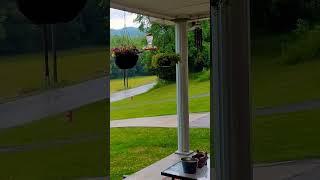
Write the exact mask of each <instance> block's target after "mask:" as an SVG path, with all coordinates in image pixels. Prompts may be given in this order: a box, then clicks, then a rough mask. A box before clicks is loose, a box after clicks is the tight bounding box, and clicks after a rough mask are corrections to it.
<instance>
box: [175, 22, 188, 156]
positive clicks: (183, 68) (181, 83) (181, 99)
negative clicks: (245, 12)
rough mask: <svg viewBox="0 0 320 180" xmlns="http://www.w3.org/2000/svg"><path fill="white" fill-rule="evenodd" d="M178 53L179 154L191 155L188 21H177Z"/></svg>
mask: <svg viewBox="0 0 320 180" xmlns="http://www.w3.org/2000/svg"><path fill="white" fill-rule="evenodd" d="M175 31H176V53H178V54H179V55H180V62H179V63H178V64H177V66H176V73H177V76H176V78H177V79H176V80H177V121H178V123H177V124H178V151H177V153H178V154H189V153H190V149H189V101H188V100H189V98H188V88H189V78H188V31H187V20H185V19H181V20H177V21H176V30H175Z"/></svg>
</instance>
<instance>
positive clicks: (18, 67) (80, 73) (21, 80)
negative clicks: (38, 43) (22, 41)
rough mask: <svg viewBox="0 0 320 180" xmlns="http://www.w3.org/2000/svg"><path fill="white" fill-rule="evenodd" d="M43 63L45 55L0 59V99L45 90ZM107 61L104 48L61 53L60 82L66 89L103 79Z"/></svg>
mask: <svg viewBox="0 0 320 180" xmlns="http://www.w3.org/2000/svg"><path fill="white" fill-rule="evenodd" d="M43 59H44V58H43V55H42V53H35V54H23V55H15V56H0V62H1V63H0V66H1V71H0V82H1V83H2V84H5V86H1V87H2V88H0V99H1V98H8V97H15V96H17V95H23V94H26V93H30V92H32V91H37V90H40V89H43V88H44V87H45V85H44V80H43V77H44V75H43V74H44V73H43V61H44V60H43ZM108 59H109V52H108V51H107V48H105V47H101V48H100V47H99V48H82V49H73V50H68V51H58V79H59V81H60V82H61V84H62V85H66V84H70V83H75V82H78V81H83V80H87V79H91V78H94V77H99V76H102V75H103V74H104V72H105V69H106V65H107V62H108ZM50 66H52V62H51V59H50ZM51 71H52V69H51ZM51 73H52V72H51Z"/></svg>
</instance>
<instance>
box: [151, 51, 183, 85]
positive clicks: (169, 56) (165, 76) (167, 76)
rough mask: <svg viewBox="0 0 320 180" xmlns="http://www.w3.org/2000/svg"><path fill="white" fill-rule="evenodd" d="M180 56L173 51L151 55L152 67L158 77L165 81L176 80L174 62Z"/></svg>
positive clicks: (177, 60)
mask: <svg viewBox="0 0 320 180" xmlns="http://www.w3.org/2000/svg"><path fill="white" fill-rule="evenodd" d="M179 60H180V57H179V55H177V54H175V53H160V54H156V55H154V56H153V57H152V63H151V66H152V69H153V71H154V73H155V74H156V75H157V76H158V77H159V79H162V80H166V81H175V80H176V64H177V63H178V62H179Z"/></svg>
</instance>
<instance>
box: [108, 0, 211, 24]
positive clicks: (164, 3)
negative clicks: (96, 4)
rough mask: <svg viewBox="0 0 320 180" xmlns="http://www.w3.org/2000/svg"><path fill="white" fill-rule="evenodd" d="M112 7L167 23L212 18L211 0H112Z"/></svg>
mask: <svg viewBox="0 0 320 180" xmlns="http://www.w3.org/2000/svg"><path fill="white" fill-rule="evenodd" d="M110 7H111V8H114V9H119V10H124V11H128V12H132V13H137V14H142V15H145V16H150V17H154V18H159V19H163V20H167V21H175V20H177V19H188V20H190V21H192V20H198V19H205V18H208V17H209V16H210V1H209V0H161V1H159V0H148V1H146V0H134V1H133V0H111V1H110Z"/></svg>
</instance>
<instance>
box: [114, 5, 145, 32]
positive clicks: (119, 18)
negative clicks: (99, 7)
mask: <svg viewBox="0 0 320 180" xmlns="http://www.w3.org/2000/svg"><path fill="white" fill-rule="evenodd" d="M124 12H125V11H121V10H117V9H112V8H111V9H110V28H111V29H122V28H123V27H124V23H125V24H126V27H138V26H139V24H138V23H136V22H134V19H135V18H136V16H137V15H136V14H134V13H129V12H125V19H124Z"/></svg>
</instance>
